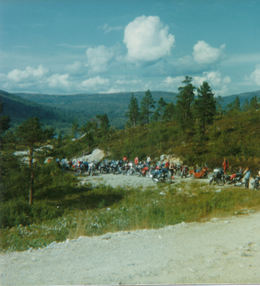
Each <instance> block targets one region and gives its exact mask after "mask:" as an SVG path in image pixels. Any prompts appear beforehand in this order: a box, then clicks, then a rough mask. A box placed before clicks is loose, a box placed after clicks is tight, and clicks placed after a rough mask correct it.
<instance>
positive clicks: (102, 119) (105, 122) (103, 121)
mask: <svg viewBox="0 0 260 286" xmlns="http://www.w3.org/2000/svg"><path fill="white" fill-rule="evenodd" d="M96 118H97V119H98V121H99V129H100V131H101V134H103V135H104V134H107V133H108V131H109V128H110V123H109V119H108V116H107V114H106V113H105V114H100V115H97V116H96Z"/></svg>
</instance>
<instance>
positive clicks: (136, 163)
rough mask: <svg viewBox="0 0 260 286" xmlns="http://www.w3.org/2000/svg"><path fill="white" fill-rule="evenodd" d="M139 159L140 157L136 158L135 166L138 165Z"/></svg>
mask: <svg viewBox="0 0 260 286" xmlns="http://www.w3.org/2000/svg"><path fill="white" fill-rule="evenodd" d="M138 162H139V159H138V157H135V165H138Z"/></svg>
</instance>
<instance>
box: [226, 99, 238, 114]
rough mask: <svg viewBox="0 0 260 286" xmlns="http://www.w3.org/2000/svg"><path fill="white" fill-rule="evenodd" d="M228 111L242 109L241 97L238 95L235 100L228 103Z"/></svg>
mask: <svg viewBox="0 0 260 286" xmlns="http://www.w3.org/2000/svg"><path fill="white" fill-rule="evenodd" d="M227 109H228V111H241V107H240V99H239V97H238V96H236V98H235V100H234V101H233V102H231V103H230V104H228V106H227Z"/></svg>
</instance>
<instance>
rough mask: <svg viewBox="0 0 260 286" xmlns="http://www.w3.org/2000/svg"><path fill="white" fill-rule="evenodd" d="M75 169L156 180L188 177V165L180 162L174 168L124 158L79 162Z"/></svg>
mask: <svg viewBox="0 0 260 286" xmlns="http://www.w3.org/2000/svg"><path fill="white" fill-rule="evenodd" d="M73 166H74V167H73V168H72V169H74V170H75V171H77V172H78V173H84V174H86V175H89V176H94V175H98V174H114V175H116V174H122V175H129V176H134V175H135V176H140V177H147V178H151V179H152V180H153V181H154V182H167V183H171V182H173V179H174V176H176V175H177V176H181V177H188V176H189V175H190V174H189V168H188V166H182V165H180V164H176V165H174V167H173V168H171V169H169V167H168V166H167V165H166V164H165V163H161V162H158V163H157V164H156V165H152V164H148V163H146V162H139V163H138V164H135V163H133V162H124V161H123V160H107V159H105V160H103V161H101V162H95V161H93V162H78V164H75V165H73Z"/></svg>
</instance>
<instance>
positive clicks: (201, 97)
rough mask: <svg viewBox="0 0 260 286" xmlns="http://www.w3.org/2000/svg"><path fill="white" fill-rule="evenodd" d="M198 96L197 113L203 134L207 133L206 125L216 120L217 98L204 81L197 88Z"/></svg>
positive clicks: (196, 102)
mask: <svg viewBox="0 0 260 286" xmlns="http://www.w3.org/2000/svg"><path fill="white" fill-rule="evenodd" d="M197 91H198V98H197V99H196V101H195V114H196V118H197V120H198V125H199V130H200V133H201V135H204V134H205V131H206V126H207V125H210V124H212V123H213V121H214V116H215V115H216V100H215V98H214V93H213V92H212V90H211V87H210V86H209V84H208V83H207V82H206V81H204V82H203V84H202V85H201V86H200V87H199V88H198V89H197Z"/></svg>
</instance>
